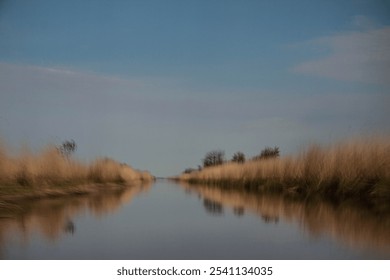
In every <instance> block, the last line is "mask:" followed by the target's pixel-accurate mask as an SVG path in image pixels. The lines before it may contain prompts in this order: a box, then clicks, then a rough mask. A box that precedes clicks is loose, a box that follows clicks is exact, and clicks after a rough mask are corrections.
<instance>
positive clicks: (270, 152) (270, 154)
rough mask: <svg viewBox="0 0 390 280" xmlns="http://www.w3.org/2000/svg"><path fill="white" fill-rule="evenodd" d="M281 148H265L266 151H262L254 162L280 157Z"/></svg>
mask: <svg viewBox="0 0 390 280" xmlns="http://www.w3.org/2000/svg"><path fill="white" fill-rule="evenodd" d="M279 154H280V153H279V147H277V146H275V147H273V148H270V147H265V149H264V150H262V151H261V153H260V154H259V155H257V156H255V157H253V160H261V159H267V158H275V157H278V156H279Z"/></svg>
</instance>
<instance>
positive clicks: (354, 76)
mask: <svg viewBox="0 0 390 280" xmlns="http://www.w3.org/2000/svg"><path fill="white" fill-rule="evenodd" d="M360 21H361V19H360ZM365 26H366V27H367V25H365ZM301 47H302V48H307V49H313V48H321V49H323V48H326V49H328V50H329V53H328V55H326V56H324V57H321V58H318V59H314V60H309V61H305V62H303V63H301V64H299V65H296V66H295V67H294V68H293V69H292V71H293V72H295V73H302V74H306V75H313V76H318V77H325V78H331V79H336V80H341V81H349V82H363V83H372V84H385V85H390V26H385V27H381V28H375V29H373V28H365V29H364V30H362V31H353V32H344V33H339V34H336V35H333V36H326V37H321V38H317V39H313V40H311V41H308V42H305V43H303V44H302V45H301Z"/></svg>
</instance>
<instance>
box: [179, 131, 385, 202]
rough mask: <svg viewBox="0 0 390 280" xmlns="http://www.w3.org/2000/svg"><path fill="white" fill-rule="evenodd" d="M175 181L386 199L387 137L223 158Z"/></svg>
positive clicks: (341, 196)
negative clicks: (238, 160) (245, 158)
mask: <svg viewBox="0 0 390 280" xmlns="http://www.w3.org/2000/svg"><path fill="white" fill-rule="evenodd" d="M177 179H178V180H183V181H187V182H190V183H203V184H218V185H225V186H229V187H233V188H250V189H257V190H270V191H278V192H286V193H290V194H297V195H304V196H310V195H318V194H319V195H323V196H328V197H332V198H337V199H340V198H341V199H345V198H352V197H353V198H362V199H363V200H383V201H387V202H390V139H389V138H387V137H372V138H369V139H355V140H350V141H347V142H342V143H338V144H335V145H332V146H327V147H323V146H319V145H311V146H310V147H308V148H307V149H305V150H303V151H302V152H301V153H299V154H298V155H296V156H285V157H280V158H271V159H263V160H257V161H247V162H245V163H243V164H239V163H233V162H228V163H225V164H223V165H219V166H213V167H208V168H204V169H203V170H201V171H195V172H192V173H189V174H182V175H180V176H179V177H178V178H177ZM389 204H390V203H389Z"/></svg>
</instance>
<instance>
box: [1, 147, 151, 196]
mask: <svg viewBox="0 0 390 280" xmlns="http://www.w3.org/2000/svg"><path fill="white" fill-rule="evenodd" d="M151 180H153V176H152V175H151V174H150V173H148V172H145V171H138V170H135V169H133V168H132V167H130V166H129V165H127V164H123V163H119V162H117V161H114V160H112V159H108V158H103V159H97V160H95V161H93V162H90V163H88V164H87V163H83V162H81V161H79V160H76V159H73V158H72V157H69V156H64V155H63V154H62V153H61V152H59V150H58V148H57V147H54V146H48V147H46V148H45V149H43V150H42V151H40V152H38V153H32V152H30V151H28V150H27V149H25V151H23V152H19V153H18V155H16V156H11V155H10V154H8V153H7V149H6V147H5V146H4V145H0V200H2V199H3V200H4V199H5V197H20V196H23V195H25V196H29V195H33V196H40V195H43V196H45V194H47V195H55V194H61V193H69V192H70V193H73V192H74V193H79V192H88V190H87V189H88V187H87V188H86V186H90V187H89V188H92V186H93V185H96V184H122V185H127V184H132V183H135V182H139V181H151ZM80 186H83V187H80Z"/></svg>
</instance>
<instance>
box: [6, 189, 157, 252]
mask: <svg viewBox="0 0 390 280" xmlns="http://www.w3.org/2000/svg"><path fill="white" fill-rule="evenodd" d="M150 186H151V184H150V183H144V184H140V185H134V186H129V187H121V188H117V189H109V190H102V191H99V192H96V193H93V194H88V195H79V196H69V197H61V198H55V199H41V200H36V201H23V204H22V205H18V206H15V205H13V206H12V207H7V208H5V207H0V258H3V257H4V256H3V254H2V252H3V248H5V247H6V244H5V242H6V241H7V240H11V239H12V238H13V237H15V236H16V235H17V236H20V237H21V243H22V244H27V243H28V242H29V238H31V236H32V234H33V233H34V232H39V233H40V234H41V235H42V236H44V237H45V239H48V240H52V241H54V240H57V239H59V238H61V237H62V236H63V235H74V234H76V233H77V224H76V223H75V222H74V218H75V217H76V216H77V215H78V214H81V213H83V212H85V211H88V212H89V213H92V215H93V216H95V217H102V216H104V215H106V214H108V213H112V212H115V211H117V210H118V209H119V208H120V206H121V205H123V204H125V203H129V202H130V201H131V200H132V199H133V198H134V197H135V196H137V195H138V194H140V193H141V192H145V191H148V190H149V189H150Z"/></svg>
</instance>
